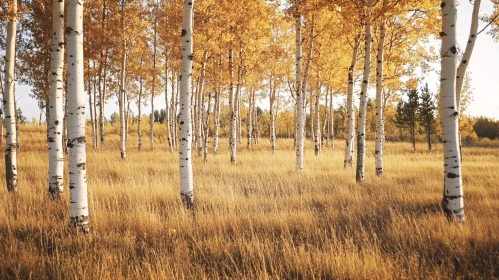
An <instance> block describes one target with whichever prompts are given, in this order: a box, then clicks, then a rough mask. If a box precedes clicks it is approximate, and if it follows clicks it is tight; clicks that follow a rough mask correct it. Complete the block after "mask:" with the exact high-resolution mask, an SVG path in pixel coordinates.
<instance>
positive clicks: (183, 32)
mask: <svg viewBox="0 0 499 280" xmlns="http://www.w3.org/2000/svg"><path fill="white" fill-rule="evenodd" d="M185 35H187V30H185V29H182V37H184V36H185Z"/></svg>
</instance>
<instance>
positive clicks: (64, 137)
mask: <svg viewBox="0 0 499 280" xmlns="http://www.w3.org/2000/svg"><path fill="white" fill-rule="evenodd" d="M63 97H64V119H63V127H62V149H63V150H64V154H66V155H67V154H68V108H69V105H68V92H67V91H65V92H64V91H63Z"/></svg>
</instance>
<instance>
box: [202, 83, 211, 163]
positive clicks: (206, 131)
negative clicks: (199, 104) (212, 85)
mask: <svg viewBox="0 0 499 280" xmlns="http://www.w3.org/2000/svg"><path fill="white" fill-rule="evenodd" d="M203 99H204V95H203ZM203 104H204V100H203ZM210 105H211V92H209V93H208V106H207V107H208V108H207V109H206V117H205V119H204V135H203V138H204V157H203V158H204V162H207V161H208V144H209V143H208V139H209V134H210V110H211V106H210Z"/></svg>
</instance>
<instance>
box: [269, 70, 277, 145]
mask: <svg viewBox="0 0 499 280" xmlns="http://www.w3.org/2000/svg"><path fill="white" fill-rule="evenodd" d="M269 99H270V104H269V105H270V106H269V112H270V145H271V149H272V154H275V152H276V134H275V114H274V107H275V106H274V103H275V99H276V96H275V81H274V78H273V77H270V94H269Z"/></svg>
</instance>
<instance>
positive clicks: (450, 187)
mask: <svg viewBox="0 0 499 280" xmlns="http://www.w3.org/2000/svg"><path fill="white" fill-rule="evenodd" d="M440 8H441V10H442V32H441V33H440V35H441V37H442V50H441V53H440V55H441V67H442V68H441V78H440V94H441V97H440V115H441V116H442V142H443V143H444V148H443V150H444V192H443V198H442V208H443V211H444V213H445V215H446V216H447V218H449V219H455V220H456V221H457V222H464V221H465V217H464V200H463V184H462V173H461V155H460V153H459V136H458V131H459V123H458V115H459V112H458V107H457V102H456V101H457V100H456V53H457V49H456V17H457V10H456V4H455V1H454V0H445V1H443V2H442V3H441V4H440Z"/></svg>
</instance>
